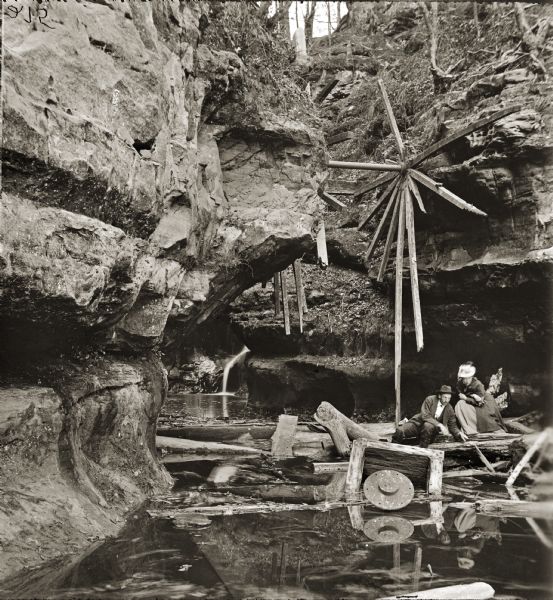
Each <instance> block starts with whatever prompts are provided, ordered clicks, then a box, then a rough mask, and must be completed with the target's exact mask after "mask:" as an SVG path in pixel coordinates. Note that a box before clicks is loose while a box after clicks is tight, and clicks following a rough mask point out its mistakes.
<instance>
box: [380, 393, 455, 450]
mask: <svg viewBox="0 0 553 600" xmlns="http://www.w3.org/2000/svg"><path fill="white" fill-rule="evenodd" d="M452 393H453V391H452V389H451V388H450V387H449V385H442V387H441V388H440V389H439V390H438V391H437V392H436V394H434V395H433V396H428V397H427V398H426V399H425V400H424V402H423V403H422V407H421V412H420V413H418V414H416V415H415V416H414V417H412V418H411V419H409V420H408V421H407V422H406V423H404V424H403V425H400V426H399V427H398V428H397V429H396V431H395V433H394V435H393V436H392V442H395V443H396V444H401V443H403V442H404V441H406V440H408V439H410V438H415V439H418V440H419V446H420V447H421V448H427V447H428V445H429V444H431V443H432V442H433V440H434V438H435V437H436V436H437V435H438V433H442V434H444V435H447V434H448V433H451V435H452V436H453V437H454V438H455V440H456V441H458V442H464V441H466V440H467V436H466V435H465V434H464V433H463V432H462V431H461V430H460V429H459V427H458V425H457V419H456V418H455V412H454V410H453V408H452V407H451V405H450V403H449V402H450V400H451V396H452Z"/></svg>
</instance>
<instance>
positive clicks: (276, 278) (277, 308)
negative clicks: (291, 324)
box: [273, 272, 281, 317]
mask: <svg viewBox="0 0 553 600" xmlns="http://www.w3.org/2000/svg"><path fill="white" fill-rule="evenodd" d="M273 287H274V291H275V317H280V314H281V310H280V273H278V272H277V273H275V274H274V275H273Z"/></svg>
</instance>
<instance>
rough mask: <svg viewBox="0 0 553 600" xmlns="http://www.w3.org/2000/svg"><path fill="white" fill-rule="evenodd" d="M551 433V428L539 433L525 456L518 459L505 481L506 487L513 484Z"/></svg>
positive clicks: (552, 430) (552, 429)
mask: <svg viewBox="0 0 553 600" xmlns="http://www.w3.org/2000/svg"><path fill="white" fill-rule="evenodd" d="M552 432H553V428H551V427H547V428H546V429H544V430H543V431H542V432H541V433H540V435H538V437H537V438H536V440H535V441H534V443H533V444H532V445H531V446H530V448H528V450H527V451H526V453H525V455H524V456H523V457H522V458H521V459H520V461H519V462H518V464H517V466H516V467H515V468H514V469H513V472H512V473H511V475H510V476H509V479H507V483H506V484H505V485H506V486H511V485H513V484H514V482H515V481H516V480H517V478H518V476H519V475H520V472H521V471H522V469H524V467H525V466H526V465H527V464H528V463H529V462H530V459H531V458H532V456H534V454H535V453H536V452H537V451H538V450H539V449H540V448H541V446H542V445H543V444H544V443H545V441H546V440H547V439H549V437H550V436H551V433H552Z"/></svg>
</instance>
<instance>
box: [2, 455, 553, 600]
mask: <svg viewBox="0 0 553 600" xmlns="http://www.w3.org/2000/svg"><path fill="white" fill-rule="evenodd" d="M308 467H309V463H308V462H307V461H304V462H302V461H300V460H294V461H289V462H286V463H282V464H281V463H279V464H278V466H275V465H272V464H269V463H263V462H262V461H261V460H260V459H258V458H248V459H244V460H238V459H233V460H232V461H230V460H229V459H228V458H227V459H225V460H219V461H214V460H208V459H202V460H196V461H183V462H182V464H181V465H180V466H179V465H178V463H174V464H173V468H174V470H175V476H176V477H178V476H179V475H178V473H179V472H180V473H183V474H184V479H183V480H182V481H181V485H182V487H181V489H180V490H179V491H176V492H175V493H174V494H173V496H171V497H169V498H166V499H163V501H161V500H160V502H159V503H158V504H157V505H155V504H154V506H153V508H156V507H157V509H158V510H159V511H160V513H159V514H165V515H171V516H172V517H173V518H168V517H165V518H163V517H161V516H156V517H150V516H148V514H147V513H146V512H142V513H140V514H137V515H136V516H135V517H136V518H133V519H130V520H129V522H128V525H127V526H126V528H125V529H124V530H123V531H122V532H121V534H120V535H119V536H118V537H117V538H115V539H112V540H108V541H105V542H104V543H101V544H97V545H95V546H93V547H91V548H90V549H89V550H88V552H87V553H85V554H83V555H82V556H81V557H78V558H69V559H67V560H64V561H63V560H62V561H58V562H56V563H53V564H50V565H47V566H44V567H42V568H40V569H36V570H34V571H32V572H30V573H29V572H27V573H25V574H23V575H21V576H19V577H14V578H12V579H11V580H10V581H6V582H3V583H0V590H1V591H0V596H1V597H3V598H17V597H50V598H73V597H78V598H89V597H90V598H91V597H93V598H104V597H105V598H107V597H109V598H116V599H119V598H129V597H136V598H245V597H258V598H344V597H345V598H363V599H367V598H368V599H371V598H380V597H386V596H393V595H398V594H407V593H411V592H413V591H416V590H427V589H433V588H437V587H443V586H447V585H456V584H460V583H471V582H473V581H485V582H487V583H489V584H490V585H492V586H493V587H494V588H495V590H496V594H497V595H500V594H504V595H511V596H515V597H522V598H532V599H534V598H536V599H538V600H540V599H543V600H545V599H546V598H550V597H551V581H550V574H549V572H550V564H551V550H550V549H549V548H546V547H545V546H544V544H543V543H542V542H541V541H540V539H539V538H538V537H537V535H536V534H535V532H534V530H533V529H532V527H531V526H530V525H529V523H528V522H527V521H526V520H525V519H511V518H509V519H499V518H496V517H492V516H487V515H482V514H478V513H476V512H475V511H474V510H472V509H456V508H453V507H451V506H448V505H447V504H446V503H442V502H432V503H420V504H416V503H412V504H410V505H409V506H407V507H406V508H404V509H402V510H400V511H397V512H393V513H384V512H382V511H378V510H377V509H375V508H370V507H367V506H361V505H355V506H348V507H345V508H338V509H334V510H327V511H316V510H312V509H311V506H308V505H302V506H299V505H298V510H289V511H285V512H267V513H253V514H233V515H215V516H213V515H211V516H207V515H202V514H194V513H192V512H187V509H188V508H190V507H193V506H197V505H200V504H201V505H205V506H208V505H210V506H211V505H218V504H229V505H231V504H242V503H249V504H258V503H259V502H260V500H259V495H258V496H255V495H254V494H253V493H250V492H251V491H252V490H254V489H256V490H257V494H261V493H269V494H276V495H277V496H278V495H279V494H280V497H281V498H283V497H284V496H285V499H284V500H283V501H285V502H294V501H295V502H297V503H298V504H299V503H302V502H305V499H304V497H307V496H310V497H311V502H313V501H316V502H321V501H323V502H324V499H325V498H335V497H336V496H335V494H336V490H337V489H338V488H340V486H342V487H343V481H342V479H343V476H344V475H345V474H344V473H342V474H340V473H337V474H334V475H333V476H331V477H330V476H328V475H327V476H326V479H321V476H320V475H319V476H318V477H319V479H318V480H317V479H316V478H315V476H314V475H313V474H312V472H309V469H308ZM247 490H250V491H247ZM264 490H265V491H264ZM274 490H280V491H278V492H275V491H274ZM298 490H304V491H305V490H307V492H302V493H303V495H302V493H300V492H299V491H298ZM238 492H240V493H238ZM285 492H286V493H285ZM333 494H334V496H333ZM283 495H284V496H283ZM263 498H264V497H263ZM294 498H295V500H294ZM264 499H265V498H264ZM273 500H274V497H273ZM300 509H301V510H300ZM152 514H154V512H153V510H152ZM540 527H541V528H542V530H543V531H544V532H545V533H544V534H546V535H547V536H551V532H552V524H551V523H550V522H546V521H540Z"/></svg>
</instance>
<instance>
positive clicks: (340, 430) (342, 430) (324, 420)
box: [314, 402, 378, 456]
mask: <svg viewBox="0 0 553 600" xmlns="http://www.w3.org/2000/svg"><path fill="white" fill-rule="evenodd" d="M314 418H315V420H316V421H317V423H320V424H321V425H322V426H323V427H325V429H327V430H328V432H329V433H330V437H331V438H332V441H333V442H334V445H335V446H336V451H337V452H338V454H339V455H340V456H347V455H349V453H350V451H351V443H350V440H358V439H368V440H378V436H377V435H376V434H374V433H371V432H370V431H367V429H365V428H364V427H362V426H361V425H359V424H357V423H354V422H353V421H352V420H351V419H348V417H346V416H345V415H344V414H342V413H341V412H340V411H339V410H337V409H336V408H334V406H332V404H330V403H329V402H321V404H320V405H319V408H317V412H316V413H315V415H314Z"/></svg>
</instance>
